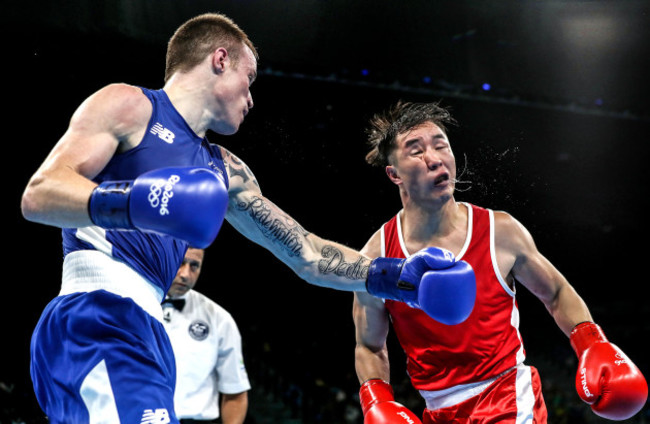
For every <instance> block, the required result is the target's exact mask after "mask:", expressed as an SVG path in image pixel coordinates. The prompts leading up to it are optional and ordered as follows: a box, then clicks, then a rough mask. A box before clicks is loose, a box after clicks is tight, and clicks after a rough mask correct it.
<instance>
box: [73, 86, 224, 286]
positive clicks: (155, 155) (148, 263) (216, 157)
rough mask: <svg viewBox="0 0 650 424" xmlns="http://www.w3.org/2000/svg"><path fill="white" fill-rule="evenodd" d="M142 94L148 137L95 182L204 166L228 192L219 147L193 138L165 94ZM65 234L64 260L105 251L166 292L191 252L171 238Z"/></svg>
mask: <svg viewBox="0 0 650 424" xmlns="http://www.w3.org/2000/svg"><path fill="white" fill-rule="evenodd" d="M142 91H143V92H144V94H145V95H146V96H147V97H148V98H149V100H151V104H152V105H153V112H152V115H151V119H150V121H149V124H148V125H147V131H146V133H145V135H144V138H143V139H142V141H141V142H140V144H139V145H138V146H137V147H135V148H133V149H131V150H129V151H126V152H124V153H119V154H115V156H113V158H112V159H111V160H110V161H109V163H108V164H107V165H106V167H105V168H104V169H103V170H102V172H101V173H100V174H99V175H97V177H96V178H94V181H95V182H97V183H99V182H102V181H121V180H133V179H135V178H136V177H137V176H139V175H141V174H143V173H145V172H147V171H151V170H153V169H157V168H164V167H168V166H203V167H209V168H211V169H212V170H214V171H215V172H217V173H220V174H222V175H223V177H224V181H225V183H226V187H228V174H227V173H226V169H225V167H224V163H223V158H222V157H221V152H220V150H219V147H218V146H217V145H215V144H212V143H209V142H208V141H207V140H206V139H203V138H201V137H199V136H198V135H196V133H194V131H193V130H192V129H191V128H190V127H189V125H188V124H187V122H185V120H184V119H183V117H182V116H181V115H180V114H179V113H178V111H177V110H176V109H175V108H174V106H173V105H172V104H171V102H170V101H169V98H168V97H167V94H166V93H165V92H164V91H163V90H149V89H145V88H142ZM188 207H192V205H188ZM62 235H63V254H64V256H65V255H67V254H68V253H70V252H74V251H77V250H88V249H91V250H99V251H102V252H104V253H107V254H109V255H111V256H113V257H114V258H116V259H118V260H120V261H122V262H125V263H126V264H127V265H129V266H131V267H132V268H133V269H135V270H136V271H137V272H138V273H140V274H141V275H142V276H144V277H145V278H147V279H148V280H149V281H151V282H152V283H153V284H155V285H156V286H158V287H160V288H161V289H162V290H163V292H164V293H167V290H168V289H169V286H170V285H171V283H172V281H173V279H174V277H175V276H176V272H177V271H178V268H179V266H180V265H181V263H182V261H183V257H184V256H185V252H186V250H187V247H188V245H187V243H185V242H184V241H182V240H178V239H174V238H172V237H169V236H164V235H158V234H152V233H144V232H140V231H115V230H104V229H102V228H99V227H86V228H66V229H63V231H62Z"/></svg>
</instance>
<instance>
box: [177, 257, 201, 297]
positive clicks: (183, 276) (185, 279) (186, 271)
mask: <svg viewBox="0 0 650 424" xmlns="http://www.w3.org/2000/svg"><path fill="white" fill-rule="evenodd" d="M203 254H204V252H203V250H201V249H192V248H190V249H188V250H187V253H186V254H185V258H184V259H183V264H182V265H181V267H180V268H179V269H178V272H176V277H175V278H174V281H173V282H172V285H171V287H170V288H169V293H168V294H169V297H171V298H176V297H180V296H183V295H184V294H185V293H187V292H188V291H190V290H191V289H193V288H194V285H195V284H196V280H198V279H199V274H201V266H202V265H203Z"/></svg>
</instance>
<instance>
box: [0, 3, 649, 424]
mask: <svg viewBox="0 0 650 424" xmlns="http://www.w3.org/2000/svg"><path fill="white" fill-rule="evenodd" d="M208 11H216V12H223V13H225V14H227V15H229V16H230V17H231V18H233V19H234V20H235V21H236V22H237V23H238V24H239V25H240V26H241V27H242V28H243V29H244V30H245V31H246V32H247V33H248V34H249V36H250V38H251V39H252V40H253V42H254V43H255V45H256V46H257V48H258V50H259V53H260V55H261V59H260V62H259V77H258V80H257V82H256V83H255V84H254V85H253V89H252V93H253V98H254V101H255V108H254V109H253V110H252V112H251V114H250V115H249V116H248V117H247V120H246V122H245V123H244V125H243V126H242V128H241V130H240V131H239V133H238V134H236V135H234V136H229V137H222V136H217V135H215V134H210V139H211V140H212V141H213V142H215V143H218V144H221V145H224V146H225V147H227V148H229V149H230V150H231V151H233V152H234V153H235V154H237V155H238V156H240V157H241V158H242V159H243V160H244V161H245V162H246V163H247V164H248V165H249V166H250V168H251V169H252V171H253V172H254V173H255V174H256V176H257V178H258V180H259V181H260V184H261V187H262V190H263V192H264V194H265V195H266V196H268V197H269V198H270V199H272V200H273V201H274V202H275V203H276V204H278V205H279V206H280V207H282V208H283V209H284V210H285V211H286V212H288V213H289V214H290V215H292V216H293V217H294V218H296V219H297V220H298V221H299V222H300V223H301V224H302V225H303V226H304V227H305V228H306V229H307V230H309V231H312V232H314V233H316V234H318V235H319V236H322V237H324V238H328V239H332V240H335V241H339V242H342V243H344V244H347V245H349V246H351V247H355V248H361V247H362V246H363V245H364V243H365V242H366V240H367V239H368V238H369V237H370V235H371V234H372V233H373V232H374V231H375V230H376V229H377V228H379V226H380V225H381V224H382V223H384V222H385V221H387V220H388V219H390V217H392V216H393V215H394V214H395V213H396V212H397V211H398V210H399V208H400V203H399V198H398V194H397V190H396V188H395V187H394V186H392V184H391V183H390V182H389V181H388V179H387V178H386V177H385V175H384V173H383V171H381V170H378V169H374V168H371V167H370V166H368V165H366V164H365V162H364V156H365V153H366V150H367V146H366V144H365V138H364V130H365V127H366V122H367V119H368V118H369V117H370V116H371V115H372V114H373V113H375V112H378V111H380V110H383V109H384V108H386V107H388V106H389V105H391V104H393V103H394V102H395V101H397V100H399V99H402V100H412V101H442V104H443V105H446V106H449V107H451V108H452V112H453V114H454V115H455V117H456V118H457V120H458V121H459V123H460V125H459V126H458V127H457V128H452V129H451V131H450V134H449V135H450V139H451V142H452V146H453V148H454V152H455V154H456V157H457V162H458V167H459V170H462V172H463V174H462V176H461V178H462V179H463V180H464V181H467V182H468V184H465V185H463V186H462V190H463V191H460V192H458V193H457V199H459V200H463V201H468V202H473V203H476V204H478V205H481V206H484V207H489V208H493V209H497V210H506V211H508V212H510V213H511V214H513V215H514V216H515V217H516V218H518V219H519V220H520V221H521V222H522V223H523V224H524V225H526V226H527V227H528V229H529V230H530V231H531V232H532V234H533V235H534V237H535V239H536V241H537V244H538V247H539V249H540V250H541V251H542V252H543V253H544V254H545V255H546V256H547V257H548V258H549V259H550V260H551V261H552V262H553V263H555V264H556V266H557V267H558V268H559V269H560V270H561V271H562V272H563V273H564V274H565V275H566V276H567V278H568V279H569V281H570V282H571V283H572V284H573V285H574V286H575V288H576V289H577V290H578V292H579V293H580V294H581V295H582V296H583V298H584V299H585V300H586V301H587V303H588V305H589V306H590V308H591V311H592V314H593V316H594V318H595V320H596V321H597V322H598V323H600V324H601V326H602V327H603V329H604V331H605V333H606V334H607V335H608V337H609V339H610V340H611V341H613V342H614V343H616V344H617V345H619V346H620V347H621V348H622V349H623V350H624V351H625V352H626V353H627V354H628V355H629V356H630V357H631V358H632V359H633V360H634V361H635V362H636V363H637V365H638V366H639V367H640V368H641V370H642V371H643V372H644V373H645V375H646V376H650V363H649V361H648V355H647V353H646V352H645V349H644V347H645V345H646V344H647V339H648V335H649V334H650V333H649V329H650V324H649V321H648V320H649V318H650V308H649V307H648V304H647V302H648V300H647V288H646V285H647V281H648V278H647V270H646V269H645V264H646V262H645V261H647V260H648V253H650V249H649V248H648V242H647V241H648V236H649V235H650V234H649V233H650V232H649V231H648V228H647V225H646V224H645V223H646V221H647V218H646V216H645V215H643V214H644V212H646V211H647V207H646V203H647V201H646V196H647V195H648V189H647V179H648V176H649V174H650V173H649V172H648V154H647V153H648V149H647V144H648V141H649V140H648V134H649V130H650V102H649V101H648V99H649V96H650V83H648V78H650V65H649V60H648V59H649V55H648V53H649V50H650V49H648V47H649V46H650V45H649V44H648V42H649V41H650V2H648V1H647V0H646V1H638V0H617V1H602V0H601V1H597V0H596V1H578V0H574V1H571V0H548V1H546V0H537V1H532V0H520V1H514V0H500V1H493V2H487V1H480V0H476V1H468V0H461V1H441V0H427V1H424V0H405V1H399V2H398V1H389V0H376V1H367V0H357V1H350V0H348V1H344V0H276V1H270V0H266V1H264V0H233V1H203V0H186V1H181V0H155V1H154V0H149V1H146V0H121V1H120V0H111V1H107V0H103V1H92V2H91V1H79V0H68V1H61V0H48V1H45V0H32V1H30V2H18V1H9V0H7V1H3V3H2V6H0V23H1V27H0V28H1V31H2V39H3V41H4V43H3V44H2V58H3V61H2V88H3V94H4V96H3V99H4V101H5V102H6V105H5V113H4V116H5V119H4V120H3V128H4V130H3V133H4V135H3V137H2V139H3V143H4V145H5V146H7V148H8V151H7V150H6V149H5V156H4V158H5V159H4V161H3V162H4V163H5V165H4V167H3V171H2V172H3V176H4V178H3V180H4V181H5V185H8V186H9V192H10V200H9V201H8V204H7V205H8V206H7V209H8V210H9V212H8V213H6V214H5V215H6V216H8V225H9V227H8V231H7V233H8V239H9V243H10V244H9V247H11V249H9V247H8V248H7V249H5V254H7V255H8V257H9V259H8V261H7V264H6V265H7V268H6V269H5V272H4V274H5V279H4V286H5V287H6V288H7V289H8V290H6V291H5V301H4V302H3V305H2V307H0V311H1V313H2V315H0V322H1V323H2V331H3V335H2V343H1V345H2V348H1V349H2V354H3V356H2V362H1V363H2V365H1V366H0V424H4V423H19V422H25V423H40V422H43V417H42V414H41V413H40V411H39V410H38V407H37V406H36V404H35V403H34V397H33V394H32V389H31V382H30V379H29V358H28V354H29V339H30V336H31V331H32V329H33V327H34V325H35V323H36V321H37V319H38V317H39V315H40V313H41V310H42V309H43V307H44V306H45V305H46V304H47V302H48V301H49V300H50V299H51V298H53V297H54V296H56V294H57V293H58V290H59V285H60V268H61V262H62V258H61V248H60V234H59V233H60V231H59V230H58V229H56V228H51V227H45V226H41V225H37V224H33V223H29V222H27V221H25V220H24V219H23V218H22V216H21V214H20V206H19V205H20V195H21V193H22V190H23V189H24V187H25V185H26V183H27V181H28V179H29V177H30V176H31V174H32V173H33V172H34V171H35V170H36V168H37V167H38V165H39V164H40V163H41V162H42V161H43V159H44V158H45V156H46V155H47V153H48V152H49V150H50V149H51V148H52V146H53V145H54V143H55V142H56V141H57V140H58V138H59V137H60V136H61V135H62V133H63V132H64V131H65V129H66V127H67V124H68V120H69V118H70V116H71V114H72V113H73V111H74V110H75V109H76V107H77V106H78V105H79V103H80V102H81V101H83V99H85V98H86V97H87V96H88V95H90V94H91V93H93V92H94V91H96V90H97V89H99V88H100V87H102V86H104V85H105V84H108V83H111V82H127V83H131V84H136V85H142V86H147V87H151V88H160V87H162V85H163V72H164V56H165V47H166V42H167V40H168V38H169V36H170V35H171V34H172V32H173V31H174V30H175V28H176V27H177V26H178V25H180V24H181V23H182V22H183V21H185V20H186V19H188V18H189V17H191V16H194V15H197V14H199V13H203V12H208ZM7 92H8V93H7ZM7 94H8V95H7ZM197 289H198V290H199V291H201V292H203V293H205V294H207V295H208V296H210V297H211V298H213V299H214V300H215V301H217V302H218V303H219V304H221V305H222V306H224V307H225V308H226V309H228V310H229V311H230V312H231V313H232V315H233V316H234V317H235V319H236V320H237V322H238V324H239V327H240V330H241V333H242V336H243V341H244V354H245V357H246V361H247V366H248V371H249V374H250V376H251V380H252V382H253V386H254V387H253V390H252V392H251V397H252V399H253V400H252V402H251V408H250V413H249V418H248V420H247V422H250V423H263V422H279V423H343V424H347V423H358V422H360V421H359V417H358V414H359V408H358V399H357V398H356V395H357V390H358V387H359V384H358V382H357V381H356V376H355V372H354V360H353V351H354V328H353V325H352V319H351V300H352V296H351V294H350V293H345V292H337V291H332V290H328V289H324V288H319V287H314V286H310V285H308V284H307V283H305V282H303V281H302V280H300V279H298V278H297V277H296V276H295V275H294V274H293V273H292V272H291V271H290V270H289V269H288V268H287V267H285V266H284V265H283V264H282V263H281V262H279V261H277V260H276V259H275V258H274V257H273V256H272V255H271V254H270V253H268V252H267V251H265V250H263V249H261V248H259V247H258V246H256V245H254V244H252V243H251V242H249V241H247V240H246V239H244V238H243V237H242V236H240V235H239V234H238V233H236V231H234V230H233V229H232V227H230V226H229V225H227V224H226V225H224V228H223V229H222V231H221V233H220V234H219V236H218V238H217V241H216V242H215V243H214V244H213V245H212V246H211V247H210V248H209V249H208V251H207V257H206V264H205V266H204V271H203V274H202V277H201V280H200V281H199V283H198V285H197ZM518 298H519V306H520V311H521V332H522V334H523V337H524V341H525V343H526V346H527V353H528V361H527V362H528V363H529V364H531V365H535V366H537V367H538V368H539V369H540V372H541V374H542V379H543V385H544V391H545V396H546V402H547V405H548V407H549V412H550V416H551V420H550V421H549V422H553V423H569V422H570V423H581V422H605V420H600V419H597V418H595V416H594V415H593V414H591V412H590V411H589V408H588V407H587V406H586V405H583V404H582V403H581V402H580V400H579V399H578V396H577V394H575V390H574V389H573V380H574V375H575V368H576V360H575V358H574V354H573V352H572V351H571V348H570V346H569V343H568V340H567V339H566V337H565V336H564V335H563V334H562V333H561V332H560V331H559V330H558V328H557V327H556V326H555V324H554V322H553V320H552V319H551V318H550V316H549V315H548V313H547V312H546V310H545V309H544V307H543V306H542V304H541V303H540V302H539V301H538V300H537V299H535V298H534V297H532V295H531V294H530V293H528V292H527V291H526V290H525V289H524V288H523V287H519V290H518ZM389 341H390V343H391V345H390V346H391V357H392V373H393V376H392V379H393V384H394V386H395V388H396V392H397V398H398V400H399V401H401V402H402V403H405V404H407V405H408V406H410V407H411V408H413V409H414V410H415V411H416V413H418V414H419V413H420V412H421V410H422V407H423V405H422V404H421V402H420V400H419V398H418V395H417V394H416V393H415V391H414V390H413V389H412V387H411V386H410V385H409V382H408V380H407V379H406V378H405V374H404V357H403V354H402V352H401V350H400V348H399V346H398V345H397V344H396V342H395V340H394V338H393V335H392V334H391V338H390V340H389ZM648 421H650V415H649V413H648V409H647V408H646V409H644V410H643V411H642V412H641V413H639V414H638V415H637V416H636V417H635V418H633V419H631V420H630V422H638V423H641V422H648Z"/></svg>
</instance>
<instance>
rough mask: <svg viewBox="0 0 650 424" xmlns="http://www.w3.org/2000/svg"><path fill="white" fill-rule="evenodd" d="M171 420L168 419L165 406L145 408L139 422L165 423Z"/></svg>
mask: <svg viewBox="0 0 650 424" xmlns="http://www.w3.org/2000/svg"><path fill="white" fill-rule="evenodd" d="M169 422H171V420H170V419H169V412H167V409H165V408H158V409H156V410H155V411H154V410H153V409H145V410H144V414H142V421H140V424H167V423H169Z"/></svg>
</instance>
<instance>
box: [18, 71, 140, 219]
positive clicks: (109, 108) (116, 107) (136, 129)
mask: <svg viewBox="0 0 650 424" xmlns="http://www.w3.org/2000/svg"><path fill="white" fill-rule="evenodd" d="M150 116H151V103H149V101H148V100H147V98H146V97H145V96H144V94H143V93H142V91H141V90H140V89H138V88H136V87H133V86H128V85H125V84H113V85H109V86H106V87H104V88H102V89H100V90H99V91H97V92H96V93H94V94H92V95H91V96H90V97H88V98H87V99H86V100H85V101H84V102H83V103H82V104H81V105H80V106H79V108H78V109H77V110H76V111H75V113H74V115H73V116H72V119H71V120H70V124H69V127H68V129H67V131H66V132H65V134H64V135H63V136H62V137H61V139H60V140H59V141H58V143H57V144H56V145H55V146H54V148H53V149H52V151H51V152H50V153H49V155H48V156H47V158H46V159H45V161H44V162H43V163H42V164H41V166H40V167H39V169H38V170H37V171H36V173H35V174H34V175H33V176H32V177H31V179H30V180H29V182H28V184H27V187H26V188H25V191H24V193H23V197H22V202H21V209H22V213H23V215H24V217H25V218H26V219H28V220H30V221H34V222H39V223H43V224H47V225H52V226H56V227H62V228H68V227H82V226H87V225H92V222H91V220H90V217H89V214H88V199H89V197H90V194H91V192H92V190H93V189H94V188H95V187H96V184H95V183H94V182H92V181H91V178H93V177H94V176H96V175H97V174H98V173H99V172H100V171H101V170H102V169H103V168H104V167H105V166H106V164H107V163H108V161H109V160H110V159H111V157H112V156H113V154H114V153H115V152H116V151H117V150H118V149H119V150H125V149H128V148H129V147H131V143H133V140H140V139H141V137H142V134H143V132H144V131H145V128H146V124H147V121H148V119H149V117H150Z"/></svg>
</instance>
